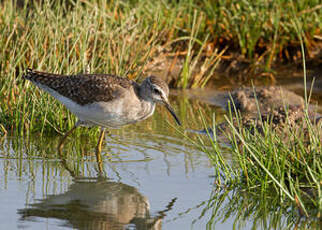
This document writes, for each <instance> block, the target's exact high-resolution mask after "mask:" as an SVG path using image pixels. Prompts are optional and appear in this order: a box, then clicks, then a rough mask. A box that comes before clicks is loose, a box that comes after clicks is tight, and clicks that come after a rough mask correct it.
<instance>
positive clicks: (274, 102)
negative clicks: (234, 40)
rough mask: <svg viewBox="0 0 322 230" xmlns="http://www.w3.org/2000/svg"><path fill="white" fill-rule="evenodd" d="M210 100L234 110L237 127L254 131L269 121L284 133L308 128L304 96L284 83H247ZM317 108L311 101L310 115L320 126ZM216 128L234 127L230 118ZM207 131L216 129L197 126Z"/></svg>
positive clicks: (220, 130) (222, 131)
mask: <svg viewBox="0 0 322 230" xmlns="http://www.w3.org/2000/svg"><path fill="white" fill-rule="evenodd" d="M191 95H193V94H191ZM207 97H209V95H207V96H204V99H205V98H207ZM201 98H202V97H201ZM204 99H203V100H204ZM211 101H212V102H215V103H214V105H216V106H221V107H222V108H224V109H225V110H226V111H227V112H228V111H232V114H233V116H235V118H233V125H234V126H235V127H236V128H237V127H244V128H247V129H249V130H251V131H252V133H254V132H255V131H258V132H260V133H262V132H263V127H264V125H265V124H269V125H270V126H271V128H272V129H274V130H277V131H278V132H281V133H283V132H284V133H287V130H289V129H290V128H292V129H294V131H295V132H298V133H300V132H305V130H306V129H307V125H308V123H307V122H305V120H304V118H305V116H306V114H305V101H304V98H303V97H301V96H299V95H297V94H296V93H294V92H292V91H289V90H287V89H285V88H283V87H277V86H270V87H254V88H246V87H244V88H239V89H236V90H234V91H231V92H224V93H222V92H221V93H220V92H219V93H217V94H214V97H213V98H212V100H208V103H209V102H210V103H211ZM317 110H318V107H317V105H314V104H309V105H308V118H309V120H310V121H311V123H312V124H313V126H314V127H319V125H320V123H321V121H322V119H321V115H320V114H319V113H318V112H317ZM237 114H238V115H237ZM239 115H240V116H239ZM237 116H238V119H237V118H236V117H237ZM216 128H217V133H218V134H219V135H221V134H225V133H229V132H231V127H230V125H229V124H228V123H227V122H222V123H219V124H218V125H217V127H216ZM190 131H193V130H190ZM207 131H208V132H210V134H212V132H213V131H212V130H211V129H210V128H209V129H208V130H201V131H200V130H199V131H197V130H194V132H197V133H202V134H206V133H207Z"/></svg>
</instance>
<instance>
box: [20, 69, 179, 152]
mask: <svg viewBox="0 0 322 230" xmlns="http://www.w3.org/2000/svg"><path fill="white" fill-rule="evenodd" d="M23 78H25V79H27V80H30V81H31V82H33V83H34V84H35V85H36V86H38V87H39V88H41V89H43V90H44V91H46V92H48V93H49V94H51V95H52V96H54V97H55V98H56V99H57V100H59V101H60V102H61V103H62V104H64V105H65V106H66V107H67V109H69V110H70V111H71V112H72V113H73V114H75V115H76V116H77V117H78V121H77V123H76V124H75V126H74V127H73V128H72V129H71V130H69V131H68V132H67V133H66V134H65V135H64V136H63V137H62V139H61V141H60V143H59V145H58V149H59V150H60V151H61V150H62V147H63V143H64V141H65V139H66V138H67V136H68V135H69V134H70V133H72V132H73V130H74V129H75V128H77V127H78V126H100V127H101V133H100V137H99V140H98V144H97V149H96V150H97V152H98V153H100V152H101V146H102V142H103V139H104V130H105V128H119V127H121V126H124V125H128V124H132V123H135V122H138V121H142V120H144V119H146V118H148V117H150V116H151V115H152V114H153V112H154V109H155V104H156V103H158V104H163V105H164V106H165V107H166V108H167V109H168V110H169V112H170V113H171V115H172V116H173V117H174V119H175V120H176V122H177V123H178V125H181V123H180V120H179V119H178V117H177V115H176V114H175V112H174V110H173V109H172V107H171V106H170V104H169V101H168V96H169V88H168V85H167V84H166V83H165V82H164V81H162V80H161V79H159V78H157V77H155V76H150V77H147V78H146V79H145V80H143V82H142V83H141V84H137V83H136V82H134V81H132V80H129V79H127V78H123V77H118V76H114V75H110V74H76V75H59V74H52V73H45V72H39V71H35V70H32V69H27V71H26V73H25V74H24V75H23Z"/></svg>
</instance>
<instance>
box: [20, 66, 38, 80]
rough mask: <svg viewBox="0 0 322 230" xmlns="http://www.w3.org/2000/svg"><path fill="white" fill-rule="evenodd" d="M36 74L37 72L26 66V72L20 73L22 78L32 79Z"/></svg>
mask: <svg viewBox="0 0 322 230" xmlns="http://www.w3.org/2000/svg"><path fill="white" fill-rule="evenodd" d="M37 75H38V74H37V73H36V72H35V71H34V70H32V69H30V68H28V69H27V70H26V72H25V73H24V74H23V75H22V78H23V79H27V80H30V81H32V80H33V79H34V78H35V76H37Z"/></svg>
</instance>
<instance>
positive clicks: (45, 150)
mask: <svg viewBox="0 0 322 230" xmlns="http://www.w3.org/2000/svg"><path fill="white" fill-rule="evenodd" d="M0 5H1V11H0V32H1V36H0V46H1V48H2V49H1V51H0V137H1V138H0V144H1V145H0V155H1V161H3V162H4V164H3V167H2V168H1V174H0V175H1V181H2V182H1V183H3V186H2V187H3V188H4V190H6V189H8V191H11V190H10V189H11V188H10V186H9V188H8V184H10V178H11V179H12V178H17V179H13V180H14V181H16V182H15V183H17V184H19V183H20V182H19V180H20V179H21V178H28V180H31V181H32V182H31V185H30V186H31V187H32V188H33V189H29V187H28V191H29V190H30V191H33V192H32V195H33V196H34V197H37V198H40V197H41V196H47V195H49V194H51V193H50V191H48V190H46V189H43V188H46V186H49V187H51V186H52V187H53V189H52V191H54V192H53V193H54V194H56V195H57V194H59V193H60V190H64V191H66V190H67V189H66V187H67V185H68V186H69V185H71V188H72V187H75V186H76V187H77V186H78V185H74V186H73V185H72V183H73V182H72V179H73V178H77V177H89V178H94V177H95V176H96V172H95V167H96V166H95V161H94V160H93V155H92V154H91V153H90V152H91V149H92V146H94V142H95V140H96V137H97V135H98V129H86V128H82V129H79V130H76V132H75V133H74V134H73V137H71V139H72V140H73V141H71V142H69V143H68V144H66V147H65V149H64V153H65V154H66V155H65V156H63V158H62V159H60V158H59V156H58V154H57V153H56V150H55V148H54V146H56V144H57V141H58V138H59V137H60V135H61V134H63V133H65V132H66V131H67V130H69V129H71V128H72V126H73V125H74V124H75V121H76V119H75V117H74V116H73V115H72V114H71V113H69V112H68V111H67V110H66V108H64V107H63V106H62V105H61V104H59V103H58V102H57V101H56V100H55V99H54V98H52V97H51V96H49V95H48V94H46V93H44V92H41V91H39V90H36V88H35V87H34V86H33V85H31V84H30V83H28V82H26V81H23V80H22V78H21V76H22V74H23V73H24V71H25V69H26V68H28V67H29V68H34V69H37V70H42V71H47V72H53V73H65V74H73V73H81V72H82V73H85V72H91V73H113V74H116V75H120V76H124V77H128V78H130V79H133V80H137V81H141V80H142V79H143V78H144V77H145V76H147V75H150V74H154V75H158V76H159V77H162V78H163V79H164V80H166V81H167V83H168V84H169V86H170V87H171V88H172V89H176V90H173V95H172V98H171V100H174V101H176V103H175V110H176V111H178V115H179V118H180V119H181V120H182V121H183V124H184V128H183V129H178V130H177V132H175V133H170V131H169V129H172V130H173V129H175V127H174V126H172V125H171V124H170V122H165V121H164V119H165V120H168V118H169V117H167V116H168V114H167V113H166V112H165V111H163V110H157V113H156V114H155V117H154V118H153V119H151V120H149V121H145V122H143V123H140V124H138V125H135V126H134V128H133V129H132V130H130V131H126V130H125V129H126V128H125V129H121V130H114V131H112V132H111V135H110V136H109V137H108V140H109V141H110V144H111V145H110V146H109V144H107V147H105V149H104V151H105V154H103V157H104V164H105V166H106V168H108V171H111V172H112V177H114V178H117V179H116V180H118V182H120V183H117V185H118V186H120V187H122V188H123V187H124V186H123V184H122V183H123V182H124V180H125V181H127V182H128V183H129V184H130V186H129V187H131V186H133V187H135V188H141V189H143V190H144V189H146V188H147V186H148V183H146V181H145V180H146V178H149V179H150V180H156V179H159V180H160V181H158V180H156V182H155V183H153V186H155V187H156V188H157V189H156V190H153V191H149V189H147V194H149V195H150V196H151V197H153V198H154V199H158V198H159V199H161V198H160V197H163V198H164V194H160V193H158V192H157V190H162V186H173V188H177V187H176V185H177V184H178V183H179V184H180V181H186V182H187V183H190V182H191V181H190V180H189V178H188V179H187V178H186V177H187V175H190V176H192V177H200V178H201V177H202V178H203V179H201V180H204V181H203V184H202V185H200V186H201V187H202V188H204V189H208V190H209V193H210V197H198V199H197V201H196V202H197V203H198V204H195V203H194V204H192V203H189V204H188V205H183V207H184V210H180V208H178V207H176V203H171V202H170V203H171V204H172V206H173V207H174V210H175V211H176V212H175V215H171V216H170V217H171V218H168V219H167V220H168V223H166V226H174V225H175V224H174V225H171V224H172V223H173V222H174V223H175V222H176V221H177V220H180V219H181V218H182V220H184V221H187V220H190V219H193V221H192V222H191V223H190V222H189V225H190V224H191V226H194V224H196V223H197V224H196V225H195V226H197V228H198V227H200V226H202V227H205V226H207V227H208V228H209V229H212V228H215V227H216V226H218V225H219V224H220V222H224V221H225V220H226V219H229V222H230V226H237V227H238V228H244V227H245V226H246V224H248V225H249V224H252V225H253V227H259V228H262V229H269V228H274V229H276V228H280V229H284V228H297V227H301V228H304V229H305V228H315V227H316V228H318V226H320V225H321V218H322V217H321V214H322V189H321V186H322V184H321V183H322V154H321V152H322V151H321V150H322V146H321V131H320V130H321V125H319V124H317V123H318V122H315V120H312V119H310V116H309V107H310V106H309V104H310V103H312V98H313V99H314V100H315V101H314V102H316V103H319V102H321V100H320V99H321V96H319V95H318V96H317V95H315V94H314V92H313V93H312V91H310V90H309V89H310V84H309V83H308V82H307V72H308V69H307V64H306V63H314V65H315V67H316V66H317V68H316V69H318V68H319V65H320V64H321V48H322V45H321V27H322V20H321V15H322V13H321V10H322V5H321V3H320V1H318V0H302V1H286V0H279V1H264V0H256V1H234V0H232V1H221V0H219V1H212V0H195V1H193V0H181V1H148V0H143V1H136V0H133V1H101V0H95V1H86V0H83V1H69V0H65V1H64V0H62V1H59V2H57V1H1V3H0ZM281 65H285V66H290V65H296V66H300V67H301V68H300V71H299V70H298V69H297V68H295V69H296V70H297V72H300V74H299V75H300V76H301V77H302V76H304V80H303V79H302V80H301V81H300V84H301V88H300V97H303V99H302V100H301V101H303V107H301V114H302V115H301V117H300V118H299V119H297V125H296V126H294V125H292V124H291V123H289V122H288V121H289V120H288V118H289V114H288V113H289V107H288V106H285V107H283V111H284V115H285V117H286V119H285V120H284V121H283V131H282V132H281V130H280V129H276V127H274V126H273V125H272V119H271V118H272V117H269V116H267V117H265V119H264V120H263V116H261V112H262V109H263V108H261V105H260V104H259V103H262V102H261V101H258V100H255V106H254V108H253V109H252V110H253V112H255V114H257V115H258V116H257V117H256V119H257V120H256V124H254V123H252V124H250V125H248V126H245V125H244V123H243V122H242V121H243V116H244V114H241V113H240V112H239V111H238V109H237V108H236V105H234V103H231V104H230V107H229V106H228V107H229V109H227V108H228V107H226V106H221V105H218V104H216V103H204V102H202V97H200V95H201V94H200V92H199V95H197V96H195V95H193V94H192V93H191V92H189V91H181V89H189V88H206V87H207V86H208V85H210V83H211V82H220V89H221V93H222V91H223V90H222V89H227V88H229V89H234V86H235V85H236V82H237V83H238V84H239V85H240V84H242V83H244V80H245V81H247V82H249V81H250V79H255V81H256V80H257V79H259V77H260V79H262V78H264V79H265V80H268V81H265V83H267V82H269V83H275V81H276V79H277V81H278V72H276V71H275V68H278V67H279V66H281ZM303 67H304V68H303ZM287 68H288V67H287ZM293 70H294V69H290V71H293ZM302 70H304V71H302ZM319 71H320V72H317V76H318V77H319V76H320V75H319V74H321V69H320V70H319ZM303 72H304V73H303ZM315 73H316V72H315ZM222 74H226V75H227V74H228V77H227V76H226V78H221V76H222ZM287 75H292V73H287ZM227 79H228V80H227ZM292 82H293V79H291V80H288V82H287V84H289V85H291V83H292ZM317 82H318V83H317V84H320V83H319V79H317ZM315 84H316V83H315ZM227 85H228V87H227ZM313 85H314V84H313ZM218 88H219V86H218ZM202 91H203V92H205V91H207V89H205V90H202ZM297 93H298V92H297ZM311 93H312V94H311ZM318 93H320V92H318ZM187 95H188V97H186V96H187ZM189 96H190V97H191V98H193V99H189ZM294 98H295V96H294ZM296 98H297V97H296ZM207 99H208V102H209V101H211V102H212V101H216V100H217V99H218V98H217V97H216V96H215V95H210V96H209V95H208V96H207ZM295 100H296V101H298V100H297V99H295ZM232 101H233V100H232ZM225 103H227V101H225V102H224V104H225ZM256 103H257V104H256ZM214 104H215V106H214ZM225 109H226V110H225ZM291 112H292V111H291ZM315 112H317V113H318V112H321V109H319V108H318V109H316V110H315ZM169 120H171V119H169ZM258 120H260V121H261V122H259V123H258V122H257V121H258ZM222 123H225V131H224V132H219V129H218V127H220V124H222ZM209 126H212V127H211V129H209ZM188 129H189V130H194V131H197V132H187V130H188ZM202 129H204V131H205V132H203V134H200V133H201V132H198V131H200V130H202ZM133 130H134V131H133ZM207 131H208V132H207ZM210 131H212V132H210ZM183 137H184V138H183ZM147 149H151V151H149V150H147ZM159 153H161V154H160V155H161V156H159V155H158V154H159ZM131 154H133V155H131ZM181 154H182V155H181ZM178 159H180V162H181V161H182V162H184V163H178V162H179V160H178ZM208 160H209V161H210V166H211V170H209V168H208V166H209V162H208ZM159 162H163V163H164V165H166V167H165V168H166V169H164V168H162V167H160V166H158V165H159V164H158V163H159ZM173 162H174V163H173ZM173 164H175V165H179V166H180V167H178V168H177V167H175V166H173ZM142 165H144V166H142ZM136 167H142V168H144V170H143V169H142V168H140V169H137V168H136ZM149 167H152V168H155V169H156V171H154V170H152V171H153V172H152V173H151V172H150V171H149V170H148V168H149ZM171 169H172V170H175V172H177V173H178V172H179V171H180V170H182V171H184V173H183V172H182V173H181V174H180V173H179V175H180V176H179V177H178V178H176V177H175V176H174V174H175V173H171ZM176 170H177V171H176ZM194 170H196V172H195V171H194ZM12 171H16V173H14V175H15V176H13V175H12ZM159 171H160V172H162V173H158V172H159ZM210 171H211V172H210ZM66 172H68V175H67V173H66ZM142 172H144V173H143V174H144V175H145V174H146V175H148V176H147V177H141V176H138V178H139V179H138V178H136V177H135V176H134V175H135V173H142ZM198 172H200V175H198ZM149 173H151V175H150V174H149ZM202 173H203V174H202ZM8 175H9V176H8ZM39 175H43V177H42V179H41V180H42V182H41V185H40V186H38V187H37V185H36V184H37V183H36V182H35V181H33V180H34V179H33V178H36V179H35V180H40V177H39ZM57 175H59V176H57ZM209 175H211V179H209V178H208V176H209ZM105 176H106V177H107V176H108V177H110V176H111V175H110V173H107V174H106V175H105ZM2 178H3V180H2ZM44 178H45V179H44ZM64 178H65V179H64ZM66 178H68V179H66ZM163 178H167V180H169V181H170V182H169V183H168V182H167V183H163V181H162V179H163ZM172 178H174V179H173V181H172ZM205 178H207V179H205ZM47 179H48V181H49V180H53V181H54V184H50V182H48V184H47ZM210 180H211V182H209V181H210ZM8 181H9V182H8ZM142 181H145V182H143V184H144V185H145V186H142V187H141V185H140V182H142ZM192 181H193V183H196V184H198V179H196V180H192ZM56 182H57V183H58V182H61V184H59V183H58V184H59V186H58V187H59V189H54V188H55V186H57V184H55V183H56ZM121 182H122V183H121ZM77 183H78V182H77ZM77 183H76V184H77ZM95 183H96V182H95ZM95 183H94V184H95ZM98 183H100V181H98ZM109 183H110V182H104V183H103V184H109ZM124 183H125V182H124ZM207 183H208V184H207ZM210 183H211V184H212V185H211V186H209V184H210ZM111 184H113V183H111ZM206 184H207V186H206ZM198 185H199V184H198ZM182 186H183V187H184V189H186V190H185V191H189V190H192V189H193V188H194V185H191V186H188V185H187V186H186V185H182ZM98 187H99V186H98ZM125 187H127V183H125ZM35 188H36V189H35ZM127 188H128V187H127ZM40 190H42V191H43V192H42V193H41V194H42V195H41V196H40V195H39V194H40V193H39V192H38V193H37V192H35V191H40ZM103 190H104V189H103ZM134 190H135V189H134ZM179 190H180V188H178V190H175V189H174V190H171V191H172V192H173V193H176V192H177V191H179ZM6 191H7V190H6ZM135 191H136V190H135ZM136 192H137V191H136ZM181 192H182V191H180V195H181V196H182V197H185V199H188V198H189V199H191V197H190V196H188V195H187V194H184V193H181ZM8 194H9V193H8ZM26 194H29V193H28V192H26ZM64 194H65V193H64ZM154 194H157V195H156V196H154ZM202 194H205V193H202ZM170 195H171V197H170ZM58 197H59V196H58ZM139 197H141V194H139ZM151 197H150V198H151ZM166 198H167V199H169V201H171V200H173V198H174V197H172V194H169V197H168V196H167V197H166ZM1 200H3V199H1ZM26 200H28V202H27V203H33V201H32V200H31V198H30V197H29V198H26ZM152 200H153V199H152ZM43 201H46V200H45V199H44V200H43ZM194 201H195V200H194ZM177 202H179V205H180V204H184V202H182V203H180V202H181V201H180V197H179V198H178V201H177ZM40 204H42V203H41V202H40ZM68 205H70V204H68ZM68 205H67V208H69V207H70V206H68ZM157 205H159V206H158V208H157V209H153V210H152V211H155V212H157V211H160V210H163V209H164V206H166V204H162V205H163V208H161V206H160V204H157ZM26 210H29V209H27V208H26V209H25V211H26ZM29 211H30V210H29ZM168 211H169V210H167V212H168ZM22 213H23V211H22ZM146 213H148V214H149V210H147V212H146ZM191 213H193V214H191ZM42 214H44V213H42ZM87 214H89V212H88V210H86V212H85V215H87ZM148 214H147V215H148ZM149 215H150V214H149ZM189 215H192V216H193V217H191V216H189ZM39 216H40V215H38V217H39ZM152 216H153V214H152ZM155 216H158V215H155ZM163 217H164V216H163ZM163 217H162V218H163ZM113 218H114V217H113ZM205 218H206V220H205ZM63 219H64V218H63ZM76 219H77V218H76ZM143 219H144V221H150V220H153V218H150V217H149V218H148V217H147V218H143ZM73 221H76V222H77V221H79V220H73ZM184 221H182V222H184ZM198 221H201V222H202V224H200V225H198ZM182 222H180V221H179V223H181V224H182ZM144 223H145V222H144ZM169 223H170V224H169ZM257 223H260V225H259V226H257ZM167 224H168V225H167ZM74 226H78V225H77V224H76V225H74Z"/></svg>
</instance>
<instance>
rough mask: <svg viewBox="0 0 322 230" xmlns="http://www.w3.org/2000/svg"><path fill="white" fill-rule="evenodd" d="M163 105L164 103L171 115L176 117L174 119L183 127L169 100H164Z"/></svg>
mask: <svg viewBox="0 0 322 230" xmlns="http://www.w3.org/2000/svg"><path fill="white" fill-rule="evenodd" d="M163 103H164V105H165V107H166V108H167V109H168V110H169V112H170V113H171V115H172V116H173V117H174V119H175V120H176V122H177V124H178V125H180V126H181V122H180V120H179V118H178V117H177V115H176V113H175V112H174V110H173V108H172V107H171V105H170V104H169V102H168V101H167V100H163Z"/></svg>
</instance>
